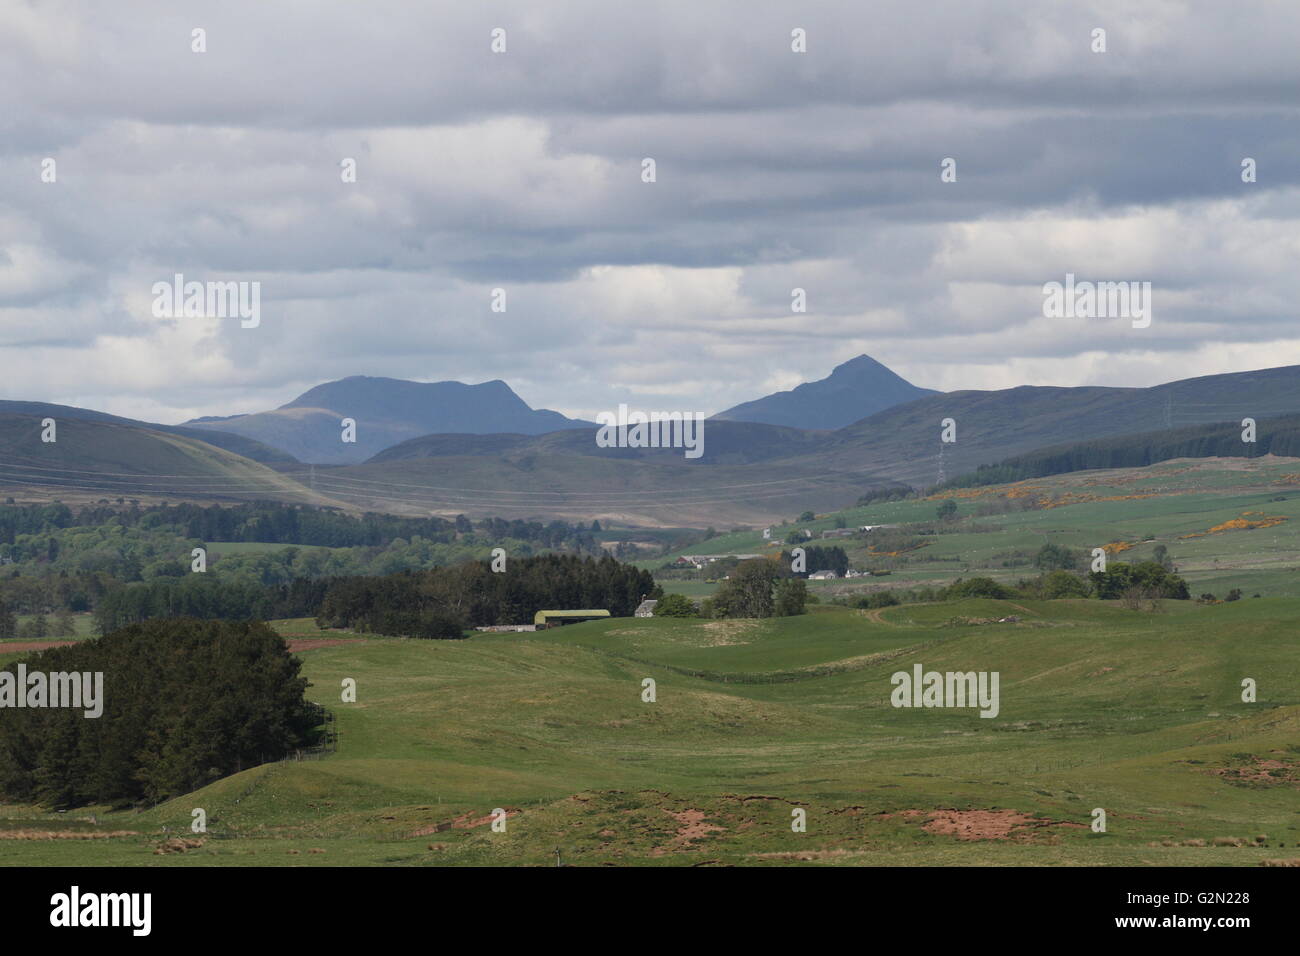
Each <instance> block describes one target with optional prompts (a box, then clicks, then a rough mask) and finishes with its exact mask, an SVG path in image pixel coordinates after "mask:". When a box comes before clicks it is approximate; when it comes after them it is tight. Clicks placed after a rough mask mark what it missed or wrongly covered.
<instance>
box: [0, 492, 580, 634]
mask: <svg viewBox="0 0 1300 956" xmlns="http://www.w3.org/2000/svg"><path fill="white" fill-rule="evenodd" d="M599 530H600V529H599V526H598V525H595V524H593V525H592V526H591V527H587V526H584V525H578V524H572V525H571V524H566V523H565V522H562V521H553V522H550V523H549V524H545V525H544V524H541V523H539V522H526V521H507V520H504V519H500V518H489V519H484V520H481V521H479V522H477V523H475V522H471V521H470V520H469V519H467V518H465V517H463V516H460V517H457V518H456V519H455V520H454V521H445V520H443V519H440V518H427V519H424V518H418V519H414V518H395V517H393V516H391V515H378V514H367V515H362V516H353V515H346V514H341V513H337V512H331V511H327V510H322V509H312V508H302V507H296V506H286V505H278V504H266V505H262V504H250V505H239V506H236V507H230V508H225V507H220V506H216V505H213V506H210V507H200V506H198V505H190V504H181V505H160V506H157V507H152V508H144V509H142V508H139V507H138V506H131V507H111V506H108V505H103V504H101V505H95V506H90V507H87V508H83V509H81V510H79V511H76V512H74V511H73V510H72V509H70V508H68V507H67V506H66V505H63V504H57V503H56V504H52V505H21V506H20V505H7V506H0V602H4V603H6V604H8V605H9V607H10V608H11V609H12V610H13V611H15V612H16V613H20V614H53V613H55V612H57V611H59V610H66V611H72V612H84V611H94V610H101V605H103V604H104V602H105V598H106V596H107V595H109V594H110V593H111V594H114V595H116V596H115V598H114V599H113V600H112V601H110V602H109V605H110V606H108V607H107V608H103V616H104V617H105V619H106V620H107V621H109V622H110V625H111V626H118V625H120V624H122V623H129V622H130V621H132V620H139V619H141V617H140V615H139V614H138V613H137V612H136V610H133V609H135V608H138V607H140V606H151V607H160V606H161V607H166V608H173V609H177V608H183V609H185V612H186V613H194V614H197V615H200V616H222V617H231V616H234V611H233V610H232V609H226V610H225V611H221V612H220V613H219V614H212V613H209V612H210V609H211V608H212V607H213V602H214V601H216V599H215V598H213V597H211V596H210V594H209V590H208V589H209V588H211V587H213V585H211V584H210V583H209V584H204V583H200V582H201V580H202V579H203V578H212V577H216V578H218V579H220V580H221V581H222V583H223V584H224V586H225V587H226V588H227V589H228V590H229V591H231V592H232V597H231V598H230V599H229V602H228V603H233V604H236V605H239V606H241V607H243V608H245V610H246V611H247V612H248V613H249V614H251V615H254V616H257V615H258V614H260V611H259V610H258V608H260V607H262V606H264V604H265V600H262V599H260V598H255V595H260V594H261V593H262V591H263V589H268V588H271V589H274V588H285V587H288V586H290V585H291V584H292V583H293V582H294V581H296V580H298V579H303V578H306V579H326V578H339V577H350V576H358V575H389V574H396V573H399V572H401V571H407V570H420V569H425V568H430V567H439V566H450V565H454V564H458V563H462V562H464V561H468V560H474V559H479V558H483V557H485V556H486V555H487V554H489V553H490V552H491V550H492V549H493V548H496V547H501V548H504V549H505V550H506V551H507V552H508V553H509V554H510V555H511V556H512V557H525V556H528V555H531V554H534V553H536V552H537V551H538V550H547V549H557V550H563V551H568V552H572V553H576V554H601V553H603V552H602V549H601V547H600V545H599V543H598V542H597V541H596V534H597V533H598V532H599ZM399 532H401V533H405V534H409V535H410V537H395V536H394V535H396V534H397V533H399ZM425 535H427V536H425ZM252 539H260V540H258V541H256V546H254V547H248V545H247V544H240V543H235V544H225V543H221V542H226V541H235V542H247V541H250V540H252ZM293 541H305V542H315V543H307V544H295V543H290V542H293ZM355 542H367V543H355ZM327 543H328V545H327ZM340 543H342V544H341V545H340ZM200 547H201V548H204V549H205V551H206V573H205V574H203V575H199V576H198V577H199V579H200V580H199V582H189V581H188V579H189V578H191V577H194V576H195V575H194V574H192V561H193V557H192V552H193V550H194V549H195V548H200ZM136 584H143V585H147V586H146V587H134V586H133V585H136ZM128 588H129V589H130V593H128V594H119V593H118V592H121V591H123V590H124V589H128ZM270 600H273V599H270ZM259 601H261V603H259ZM313 613H314V611H313ZM124 615H125V616H124Z"/></svg>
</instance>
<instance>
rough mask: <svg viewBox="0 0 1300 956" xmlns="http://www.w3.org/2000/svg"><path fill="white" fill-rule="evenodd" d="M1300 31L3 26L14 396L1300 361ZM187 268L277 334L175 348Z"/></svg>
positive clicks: (945, 25) (237, 12) (2, 130)
mask: <svg viewBox="0 0 1300 956" xmlns="http://www.w3.org/2000/svg"><path fill="white" fill-rule="evenodd" d="M195 28H202V29H203V30H204V31H205V37H206V52H202V53H196V52H194V51H193V49H192V47H193V45H194V40H193V33H192V31H193V30H194V29H195ZM495 28H501V29H503V30H504V31H505V41H506V50H505V52H504V53H494V52H493V51H492V50H491V43H492V31H493V30H494V29H495ZM796 28H798V29H802V30H804V31H806V46H807V52H805V53H795V52H793V51H792V49H791V45H792V38H791V34H792V30H795V29H796ZM1097 28H1102V29H1104V30H1105V31H1106V38H1105V39H1106V52H1104V53H1096V52H1093V49H1092V47H1093V45H1094V40H1093V30H1094V29H1097ZM1298 41H1300V5H1298V4H1295V3H1283V2H1278V3H1271V2H1254V3H1252V2H1246V3H1233V4H1225V3H1187V2H1166V0H1144V2H1142V3H1134V2H1113V3H1112V2H1071V3H1052V2H1040V3H1032V4H1027V3H1024V2H1023V0H1016V2H1009V3H1001V2H980V0H954V2H950V3H937V4H919V3H917V2H916V0H903V2H899V3H870V4H868V3H860V2H848V0H845V2H834V3H830V2H826V3H822V2H809V0H803V2H799V3H776V2H762V0H749V2H734V3H732V2H708V3H700V2H698V0H687V2H661V3H638V4H634V3H611V2H608V0H591V2H588V0H572V2H561V0H527V2H491V0H474V2H469V0H460V2H455V3H437V2H434V3H423V2H422V3H415V2H403V3H387V2H377V0H366V2H365V3H352V2H346V3H345V2H332V3H331V2H319V0H314V2H286V0H278V2H275V3H266V2H235V0H221V2H211V3H209V2H188V3H185V4H176V3H173V2H158V3H151V2H131V3H123V4H116V3H114V4H88V3H84V2H68V3H62V2H29V0H3V2H0V174H2V175H0V398H8V399H27V400H42V401H52V402H60V403H66V404H74V405H82V406H88V407H93V408H99V409H102V410H105V411H110V412H114V413H117V414H122V415H130V416H133V417H140V418H145V419H149V420H153V421H162V422H178V421H181V420H184V419H186V418H189V417H192V416H195V415H202V414H233V413H236V412H245V411H256V410H261V409H265V408H269V407H274V406H277V405H280V404H282V403H284V402H285V401H288V400H289V399H291V398H293V397H294V396H296V395H297V394H299V393H300V392H302V391H304V390H305V389H307V388H308V387H310V386H312V385H315V384H318V383H319V382H322V381H326V380H330V379H334V378H340V377H343V376H346V375H356V374H365V375H387V376H393V377H398V378H410V379H417V380H422V381H436V380H445V379H456V380H460V381H465V382H478V381H484V380H488V379H494V378H501V379H504V380H506V381H507V382H509V383H510V384H511V385H512V386H514V388H515V390H516V391H518V392H519V393H520V395H521V396H522V397H523V398H524V399H525V400H526V401H528V402H529V403H530V404H532V405H533V406H535V407H549V408H555V409H558V410H560V411H563V412H566V413H568V414H572V415H580V416H583V417H588V418H590V417H592V416H594V414H595V413H596V412H597V411H599V410H602V409H607V408H611V407H613V406H614V405H615V404H616V403H618V402H620V401H626V402H630V403H633V404H637V403H639V404H640V405H641V407H653V408H674V409H686V410H692V409H698V410H702V411H706V412H713V411H717V410H720V409H722V408H724V407H727V406H729V405H732V404H735V403H737V402H740V401H744V400H748V399H751V398H755V397H758V396H759V395H762V394H765V393H767V392H770V391H773V390H775V389H778V388H789V387H792V386H793V385H795V384H797V383H799V382H800V381H804V380H808V379H813V378H820V377H823V376H824V375H825V374H827V373H828V372H829V370H830V369H831V368H832V367H833V366H834V365H835V364H837V363H839V362H842V361H844V360H846V359H849V358H852V357H853V356H855V355H858V354H860V353H862V352H866V353H868V354H870V355H872V356H874V357H875V358H877V359H879V360H880V361H882V362H884V363H885V364H887V365H889V366H890V367H891V368H893V369H895V370H896V371H898V372H899V373H900V374H902V375H903V376H904V377H906V378H908V379H910V380H911V381H913V382H915V383H916V384H918V385H925V386H930V387H934V388H941V389H945V390H948V389H960V388H1001V387H1007V386H1011V385H1018V384H1040V385H1042V384H1058V385H1077V384H1106V385H1149V384H1155V383H1158V382H1163V381H1169V380H1173V379H1178V378H1185V377H1189V376H1193V375H1199V374H1209V373H1214V372H1223V371H1237V370H1243V369H1250V368H1260V367H1267V366H1274V365H1284V364H1300V323H1297V322H1296V302H1297V292H1298V291H1300V268H1297V262H1298V261H1300V221H1297V220H1300V124H1298V123H1297V119H1298V115H1297V114H1298V113H1300V98H1298V97H1297V93H1298V92H1300V57H1297V56H1296V53H1295V51H1296V48H1297V43H1298ZM647 157H650V158H653V159H654V160H655V163H656V181H655V182H653V183H646V182H643V181H642V160H643V159H645V158H647ZM947 157H951V158H953V159H955V160H956V171H957V178H956V181H955V182H942V181H941V179H940V164H941V162H942V160H943V159H944V158H947ZM1246 157H1250V158H1252V159H1254V160H1255V161H1256V164H1257V179H1258V181H1257V182H1254V183H1243V181H1242V169H1241V163H1242V160H1243V158H1246ZM47 158H49V159H53V160H54V161H55V167H54V168H55V174H56V178H55V181H54V182H43V181H42V170H43V161H44V160H45V159H47ZM345 158H352V159H355V161H356V170H357V175H356V182H355V183H345V182H343V181H342V180H343V177H342V175H341V168H340V164H341V162H342V161H343V160H344V159H345ZM178 272H179V273H182V274H183V275H184V276H185V277H186V279H188V280H198V281H219V280H236V281H249V282H252V281H257V282H260V283H261V297H262V302H261V324H260V325H259V326H258V327H257V328H242V327H241V325H240V322H239V321H238V319H218V318H188V319H187V318H165V317H164V318H156V317H154V315H153V314H152V309H151V306H152V302H153V296H152V292H151V288H152V286H153V284H154V283H155V282H158V281H160V280H170V278H171V276H172V275H173V274H175V273H178ZM1067 272H1071V273H1074V274H1076V275H1077V276H1078V277H1079V278H1080V279H1084V278H1090V279H1096V280H1112V281H1123V280H1134V281H1149V282H1151V283H1152V287H1153V290H1154V292H1153V295H1154V315H1153V321H1152V323H1151V325H1150V327H1148V328H1144V329H1135V328H1133V327H1132V323H1131V322H1129V321H1127V320H1124V319H1108V318H1107V319H1073V318H1071V319H1056V318H1045V317H1044V315H1043V311H1044V310H1043V292H1042V286H1043V283H1045V282H1049V281H1052V280H1058V281H1059V280H1062V279H1063V278H1064V275H1065V273H1067ZM795 287H799V288H803V289H805V290H806V294H807V302H808V309H807V312H806V313H804V314H795V313H792V311H791V306H790V303H791V289H793V288H795ZM494 288H502V289H505V290H506V303H507V310H506V311H505V312H504V313H499V312H493V311H492V309H491V294H492V290H493V289H494Z"/></svg>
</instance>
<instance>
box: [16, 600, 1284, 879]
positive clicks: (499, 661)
mask: <svg viewBox="0 0 1300 956" xmlns="http://www.w3.org/2000/svg"><path fill="white" fill-rule="evenodd" d="M1174 605H1175V602H1171V603H1170V604H1169V605H1167V606H1166V610H1165V611H1164V612H1162V613H1159V614H1150V613H1144V612H1133V611H1127V610H1124V609H1121V608H1118V607H1114V606H1110V605H1106V604H1099V603H1097V602H1076V601H1055V602H1031V603H1029V604H1024V605H1010V604H1007V603H1005V602H995V601H966V602H959V603H955V604H948V605H926V606H910V607H899V608H891V609H888V610H886V611H884V612H854V611H850V610H847V609H841V608H829V609H822V610H820V611H818V612H816V613H813V614H809V615H806V616H803V617H800V618H794V619H785V620H768V621H717V622H711V621H675V620H665V619H612V620H608V621H603V622H596V623H588V624H579V625H573V626H570V627H566V628H562V629H559V630H555V631H549V632H545V633H540V634H536V635H501V636H478V637H474V638H471V639H470V640H467V641H418V640H397V639H363V640H353V641H352V642H350V643H344V644H340V645H338V646H326V647H321V648H319V649H315V650H305V651H303V652H302V654H303V659H304V673H305V674H306V676H307V677H308V678H309V679H310V680H311V681H312V685H313V686H312V688H311V689H310V690H309V694H310V695H311V696H312V697H313V698H314V699H316V700H318V701H320V702H322V703H324V704H325V705H326V706H327V707H329V708H330V709H331V710H332V711H333V712H334V713H335V714H336V715H337V718H338V728H339V730H340V742H339V747H338V752H337V753H335V754H332V755H328V756H325V757H323V758H321V759H315V760H305V761H287V762H283V763H278V764H272V765H267V766H262V767H258V768H254V769H252V770H249V771H245V772H243V773H240V774H237V775H235V776H233V777H229V778H227V779H225V780H222V781H220V782H218V783H216V784H213V785H212V786H209V787H206V788H204V789H202V790H200V791H198V792H196V793H193V794H189V795H187V796H185V797H181V798H178V799H176V800H172V801H170V802H169V803H166V804H163V805H161V806H159V807H157V808H156V809H150V810H147V811H145V812H143V813H135V812H117V813H110V812H106V811H105V810H104V809H103V808H93V809H89V810H83V811H74V812H71V813H68V814H54V813H44V812H41V811H40V810H39V809H34V808H30V807H4V808H0V844H3V847H4V852H3V853H0V861H3V862H4V863H6V864H10V865H32V864H54V863H63V864H72V863H75V864H76V865H79V866H87V865H101V864H103V865H109V864H119V865H178V866H187V865H289V864H293V865H302V864H306V865H311V864H320V865H344V864H363V865H364V864H370V865H417V866H418V865H431V864H443V865H448V864H450V865H457V864H461V865H474V864H520V863H522V864H535V865H552V864H554V862H555V854H556V850H557V848H558V850H559V852H560V856H561V861H562V862H564V863H570V864H576V865H598V864H605V863H623V864H629V863H635V864H646V865H699V864H710V863H711V864H737V863H745V864H760V865H800V864H802V865H862V864H869V865H890V866H896V865H935V864H957V865H963V864H966V865H974V864H1015V865H1059V864H1084V865H1135V866H1136V865H1147V864H1169V865H1180V866H1202V865H1216V866H1223V865H1241V866H1253V865H1259V864H1260V863H1262V862H1263V861H1265V860H1269V859H1295V858H1300V845H1298V844H1300V817H1297V815H1296V791H1297V788H1300V745H1298V744H1297V741H1298V740H1300V690H1298V689H1297V688H1300V659H1298V658H1297V656H1296V655H1295V653H1294V640H1293V638H1292V635H1293V634H1294V633H1295V632H1296V629H1297V627H1298V626H1300V601H1296V600H1283V599H1275V600H1260V601H1250V602H1238V603H1236V604H1231V605H1214V606H1198V605H1194V604H1190V603H1185V602H1177V605H1176V606H1174ZM1007 615H1015V616H1017V617H1019V621H1017V622H1014V623H1003V624H988V625H983V626H952V623H951V622H952V621H953V620H954V619H958V618H977V619H996V618H998V617H1004V616H1007ZM281 630H282V632H283V633H286V634H291V635H298V636H299V638H303V637H311V636H315V635H316V633H317V632H316V631H315V629H314V627H312V626H311V625H310V624H309V623H308V622H305V621H293V622H283V623H282V624H281ZM344 636H345V637H354V638H355V635H344ZM914 664H920V665H922V667H923V668H924V669H927V670H930V669H933V670H938V671H941V672H943V671H966V670H975V671H997V672H998V673H999V675H1000V712H999V714H998V715H997V716H996V717H995V718H992V719H986V718H981V717H979V716H977V713H976V712H975V711H974V710H970V709H941V708H929V709H899V708H895V707H892V706H891V705H890V693H891V690H892V684H891V680H890V677H891V674H893V673H894V672H896V671H903V672H910V670H911V668H912V666H913V665H914ZM349 677H350V678H353V679H354V680H356V682H357V690H358V697H357V702H356V703H355V704H344V703H341V702H340V701H339V687H340V682H341V681H342V680H343V679H344V678H349ZM645 678H653V679H654V680H655V681H656V700H655V701H654V702H653V703H649V702H644V701H643V700H642V687H643V683H642V682H643V680H644V679H645ZM1245 678H1252V679H1254V680H1256V681H1257V682H1258V701H1257V702H1256V703H1244V702H1242V700H1241V682H1242V680H1243V679H1245ZM195 807H202V808H204V810H205V811H206V813H207V816H208V826H209V832H208V833H207V834H191V833H190V832H189V830H188V828H189V824H190V822H191V811H192V810H193V809H194V808H195ZM496 808H503V809H505V810H506V811H508V814H509V816H508V817H507V827H506V832H504V833H496V832H493V831H492V829H491V827H490V821H491V814H492V812H493V810H494V809H496ZM1094 808H1102V809H1104V810H1105V812H1106V815H1107V829H1106V832H1105V833H1104V834H1101V833H1093V832H1092V831H1091V829H1090V828H1089V824H1090V823H1091V821H1092V813H1093V810H1094ZM795 809H803V810H804V811H805V812H806V815H807V832H802V833H800V832H794V831H793V830H792V828H791V822H792V819H793V816H792V811H794V810H795ZM91 813H93V814H94V821H93V822H92V820H91V817H90V815H91ZM164 827H166V828H168V831H167V832H164V830H163V828H164ZM182 840H184V841H186V842H184V843H182V842H181V841H182Z"/></svg>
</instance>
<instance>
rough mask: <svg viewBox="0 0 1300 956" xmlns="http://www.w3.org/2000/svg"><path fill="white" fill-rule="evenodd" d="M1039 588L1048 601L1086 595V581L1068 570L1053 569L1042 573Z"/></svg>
mask: <svg viewBox="0 0 1300 956" xmlns="http://www.w3.org/2000/svg"><path fill="white" fill-rule="evenodd" d="M1041 589H1042V594H1043V597H1044V598H1046V599H1047V600H1049V601H1054V600H1056V599H1058V598H1082V597H1087V596H1088V582H1087V581H1085V580H1084V579H1083V578H1081V577H1079V576H1078V575H1077V574H1071V573H1070V572H1069V571H1053V572H1051V573H1050V574H1045V575H1043V579H1042V582H1041Z"/></svg>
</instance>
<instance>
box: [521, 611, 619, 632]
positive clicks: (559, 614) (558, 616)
mask: <svg viewBox="0 0 1300 956" xmlns="http://www.w3.org/2000/svg"><path fill="white" fill-rule="evenodd" d="M602 617H609V612H608V611H605V610H586V611H538V612H537V613H536V614H534V615H533V624H534V625H536V626H537V628H538V630H541V629H544V628H548V627H560V626H561V625H564V624H576V623H578V622H579V621H595V620H598V619H600V618H602Z"/></svg>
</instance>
